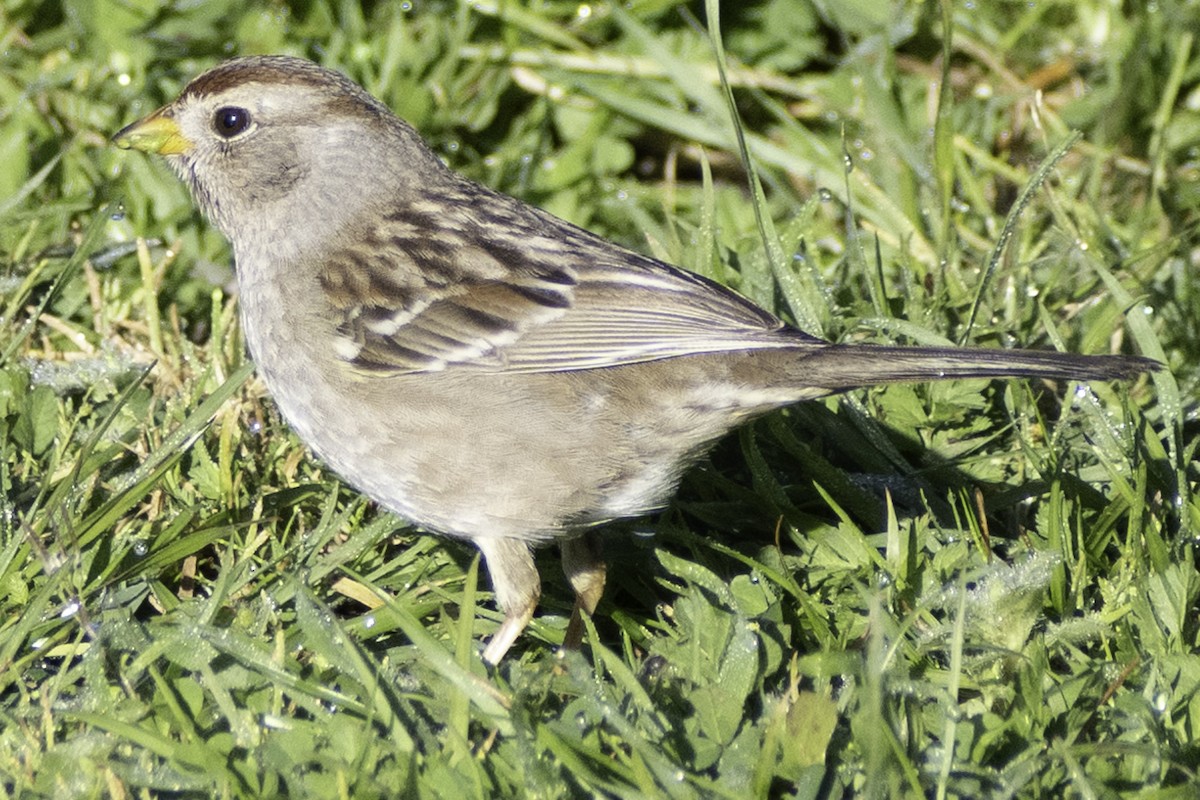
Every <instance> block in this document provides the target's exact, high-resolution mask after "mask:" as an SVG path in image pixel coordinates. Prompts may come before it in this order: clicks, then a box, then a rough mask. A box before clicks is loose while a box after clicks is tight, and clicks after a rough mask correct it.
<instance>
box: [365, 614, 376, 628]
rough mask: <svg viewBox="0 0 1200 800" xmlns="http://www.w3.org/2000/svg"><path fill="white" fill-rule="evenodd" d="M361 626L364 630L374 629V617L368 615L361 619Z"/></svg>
mask: <svg viewBox="0 0 1200 800" xmlns="http://www.w3.org/2000/svg"><path fill="white" fill-rule="evenodd" d="M362 626H363V627H364V628H366V629H367V630H371V628H374V627H375V615H374V614H368V615H367V616H365V617H363V621H362Z"/></svg>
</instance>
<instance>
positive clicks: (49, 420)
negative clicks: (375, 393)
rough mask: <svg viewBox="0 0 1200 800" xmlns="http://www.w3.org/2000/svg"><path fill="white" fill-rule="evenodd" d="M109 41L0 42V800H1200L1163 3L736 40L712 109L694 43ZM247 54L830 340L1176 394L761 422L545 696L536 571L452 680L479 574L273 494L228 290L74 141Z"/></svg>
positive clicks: (928, 18) (99, 32) (703, 474)
mask: <svg viewBox="0 0 1200 800" xmlns="http://www.w3.org/2000/svg"><path fill="white" fill-rule="evenodd" d="M142 5H143V4H141V3H110V2H97V3H63V4H59V3H54V2H47V3H41V4H31V3H27V2H22V1H21V0H0V9H3V15H4V16H3V17H0V19H4V20H5V22H4V24H5V27H3V28H2V29H0V36H3V41H4V45H5V46H4V49H3V53H4V55H3V57H2V58H3V61H2V62H0V63H2V64H3V69H2V70H0V253H3V264H4V266H5V271H4V273H3V275H0V289H2V296H0V310H2V319H0V441H2V442H3V443H4V458H3V459H0V486H2V488H3V491H2V492H0V503H2V504H3V505H2V507H0V610H2V612H3V618H2V620H3V621H2V622H0V715H2V716H0V720H2V721H0V776H2V777H0V786H3V787H4V789H5V791H6V792H7V793H8V794H12V795H14V796H24V797H40V796H46V797H64V796H67V797H87V796H103V795H105V794H107V795H111V796H114V797H119V796H181V797H213V796H229V797H234V796H237V797H241V796H295V797H302V796H318V797H334V796H345V797H373V796H374V797H391V796H410V795H411V796H447V795H452V794H453V795H455V796H470V797H499V796H505V797H507V796H537V797H558V796H593V795H599V796H613V797H631V796H646V797H660V796H667V797H731V798H732V797H736V798H744V797H746V796H747V795H752V796H755V797H779V796H794V797H836V796H846V795H856V794H867V795H877V796H882V795H904V796H914V797H916V796H934V797H981V796H996V795H1003V796H1020V797H1026V796H1028V797H1035V796H1036V797H1045V796H1060V795H1072V796H1074V795H1080V796H1113V795H1122V796H1124V795H1138V796H1144V795H1149V794H1152V793H1154V792H1156V791H1158V792H1162V793H1163V794H1164V795H1165V796H1175V795H1174V794H1172V793H1177V794H1178V795H1179V796H1185V793H1186V792H1187V791H1188V790H1189V788H1188V787H1190V786H1194V785H1195V782H1196V781H1197V779H1198V777H1197V775H1196V769H1195V766H1194V764H1195V763H1196V762H1197V759H1198V758H1200V750H1198V748H1197V745H1196V744H1195V743H1194V731H1195V730H1196V728H1197V726H1198V725H1200V700H1198V698H1200V660H1198V659H1197V658H1196V654H1197V652H1198V641H1197V637H1198V635H1200V624H1198V622H1197V619H1198V615H1197V600H1198V598H1200V574H1198V573H1197V569H1196V559H1195V553H1194V546H1195V537H1196V533H1197V530H1200V503H1197V501H1196V498H1195V496H1194V494H1193V489H1194V486H1195V483H1196V478H1197V476H1196V472H1195V466H1194V461H1195V456H1196V449H1197V444H1198V443H1200V437H1197V435H1196V433H1197V431H1196V426H1195V414H1196V409H1195V405H1196V403H1195V397H1196V387H1197V373H1196V366H1195V365H1196V364H1197V363H1200V353H1198V352H1197V349H1198V348H1197V342H1200V330H1198V323H1197V320H1200V294H1198V293H1197V291H1196V289H1195V287H1196V281H1195V279H1194V278H1193V276H1192V275H1193V271H1194V269H1195V268H1196V263H1197V252H1198V251H1197V249H1196V244H1195V236H1194V229H1195V224H1196V217H1197V215H1196V209H1197V203H1198V198H1200V194H1198V193H1197V192H1196V190H1195V186H1196V185H1197V183H1196V181H1197V178H1198V177H1200V166H1197V161H1196V157H1195V148H1196V145H1197V144H1198V139H1200V133H1198V131H1200V116H1198V112H1197V111H1196V110H1195V109H1196V103H1195V95H1196V94H1197V92H1200V89H1198V88H1197V84H1196V78H1195V75H1196V64H1197V61H1196V55H1195V43H1194V42H1193V40H1192V38H1191V37H1190V35H1189V34H1187V33H1185V31H1187V30H1189V29H1190V28H1189V26H1188V23H1189V20H1190V17H1189V16H1188V15H1189V14H1192V13H1194V12H1192V11H1191V10H1190V8H1189V7H1188V6H1187V4H1185V3H1182V2H1160V3H1157V4H1155V5H1154V6H1153V9H1152V10H1150V9H1139V8H1131V9H1130V10H1127V11H1126V12H1125V15H1124V16H1122V15H1120V14H1118V13H1117V12H1116V11H1115V10H1114V9H1113V8H1112V5H1111V4H1108V3H1100V2H1085V3H1076V4H1074V5H1062V4H1046V3H1039V4H1024V5H1019V4H994V5H991V6H988V5H986V4H974V5H973V6H972V7H971V8H969V9H968V8H967V7H966V6H962V7H959V6H956V5H955V4H953V3H945V4H942V6H940V7H939V6H935V5H934V4H928V3H927V4H909V3H895V4H883V3H879V4H862V3H846V4H826V3H818V4H813V7H810V6H809V5H808V4H806V3H796V2H792V1H791V0H763V1H762V2H756V3H744V4H725V5H724V7H722V8H721V15H722V20H721V38H720V40H719V41H720V44H721V45H722V46H723V53H724V55H723V61H722V56H721V55H720V51H718V50H717V48H716V47H715V46H714V45H715V43H716V40H715V39H714V38H713V37H712V36H711V35H710V32H709V30H708V29H707V27H706V24H705V21H706V19H708V18H709V17H711V12H712V10H713V9H712V8H709V9H708V11H709V14H708V16H707V17H706V16H705V14H704V9H703V8H701V7H699V6H698V5H697V4H692V5H689V6H682V5H676V4H672V3H662V2H635V3H633V4H627V5H624V6H621V7H620V8H619V9H618V8H616V7H609V6H602V5H580V4H572V5H561V6H556V5H546V4H541V5H534V6H530V7H527V6H526V5H524V4H499V5H489V4H487V3H475V4H470V5H468V4H462V5H458V4H455V3H450V2H445V3H414V4H411V6H409V5H407V4H389V3H380V4H375V5H373V6H371V7H370V8H368V9H367V10H365V11H364V10H363V9H362V8H361V7H360V6H359V5H358V4H354V3H348V2H347V3H340V2H332V0H330V1H328V2H313V3H309V4H305V5H299V4H297V5H296V6H295V7H292V6H285V5H280V4H267V5H247V4H239V3H233V2H225V0H217V2H208V3H197V4H176V5H172V6H169V7H167V8H164V9H157V8H156V10H151V9H150V8H149V5H150V4H147V7H146V8H143V7H142ZM943 14H946V15H947V16H946V18H943ZM946 19H948V20H949V23H950V28H949V32H950V33H952V35H950V36H947V35H946V33H947V28H946V27H945V22H946ZM256 52H288V53H294V54H301V55H306V56H309V57H313V58H316V59H317V60H320V61H322V62H323V63H326V64H329V65H330V66H334V67H337V68H339V69H342V70H344V71H346V72H347V73H348V74H350V75H352V76H353V77H354V78H355V79H357V80H360V81H361V82H362V83H363V84H364V85H365V86H367V88H368V89H370V90H371V91H372V92H374V93H376V94H377V95H378V96H380V97H381V98H382V99H384V100H385V101H386V102H388V103H389V105H391V106H392V107H393V108H395V109H396V110H397V112H398V113H400V114H401V115H403V116H404V117H406V118H407V119H408V120H409V121H410V122H412V123H413V124H414V125H415V126H416V127H417V128H418V129H419V130H421V131H422V133H423V135H425V136H426V138H427V140H428V141H429V142H430V143H431V145H432V146H433V147H434V148H435V149H436V150H437V152H438V153H439V154H440V155H442V157H443V158H445V159H446V160H447V161H448V162H449V163H451V164H452V165H453V166H454V167H455V168H457V169H459V170H461V171H463V172H465V173H466V174H469V175H471V176H472V177H475V178H477V179H479V180H482V181H484V182H486V183H488V184H489V185H492V186H494V187H496V188H499V189H501V190H504V191H507V192H510V193H512V194H516V195H518V196H520V197H523V198H525V199H527V200H529V201H531V202H535V203H537V204H539V205H541V206H543V207H545V208H548V209H550V210H552V211H554V212H555V213H558V214H560V215H563V216H565V217H566V218H568V219H570V220H572V221H573V222H576V223H578V224H581V225H585V226H587V227H589V228H592V229H594V230H597V231H599V232H601V233H604V234H605V235H608V236H610V237H612V238H614V239H616V240H618V241H621V242H622V243H625V244H627V245H630V246H632V247H635V248H637V249H639V250H641V251H643V252H648V253H651V254H653V255H656V256H658V257H660V258H663V259H665V260H668V261H671V262H673V263H677V264H680V265H682V266H685V267H688V268H690V269H694V270H696V271H697V272H700V273H703V274H705V275H709V276H711V277H714V278H716V279H718V280H721V281H723V282H726V283H729V284H730V285H733V286H735V287H736V288H737V289H739V291H742V292H743V293H744V294H746V295H747V296H750V297H752V298H753V299H755V300H756V301H758V302H760V303H762V304H764V305H766V306H768V307H770V308H772V309H773V310H775V311H776V312H778V313H780V314H782V315H784V316H786V317H787V318H789V319H790V320H792V321H794V322H797V323H799V324H800V325H802V326H803V327H805V328H806V329H807V330H810V331H812V332H814V333H819V334H821V335H824V336H826V337H828V338H832V339H837V340H855V341H858V340H861V341H879V342H899V343H908V344H935V343H936V344H945V343H959V342H965V343H968V344H971V345H973V346H985V347H1010V346H1028V347H1057V348H1061V349H1066V350H1072V351H1078V352H1089V353H1106V352H1140V353H1142V354H1145V355H1149V356H1152V357H1155V358H1158V359H1160V360H1162V361H1163V362H1164V363H1165V364H1166V365H1167V366H1168V367H1169V370H1167V371H1164V372H1162V373H1159V374H1157V375H1154V376H1153V377H1150V376H1147V377H1144V378H1141V379H1139V380H1136V381H1133V382H1130V383H1129V384H1128V385H1095V386H1091V387H1075V386H1069V385H1062V386H1047V385H1042V384H1031V383H1027V382H1018V383H1011V384H1009V383H1003V382H980V381H973V382H955V383H945V384H935V385H928V386H912V387H909V386H896V387H890V388H888V389H886V390H880V391H872V392H869V393H855V394H852V395H848V396H846V397H844V398H837V399H833V400H830V401H828V402H822V403H814V404H808V405H804V406H799V407H796V408H793V409H789V410H787V411H785V412H782V413H780V414H776V415H773V416H771V417H769V418H767V419H765V420H763V421H761V422H760V423H757V424H756V425H754V426H753V427H751V428H749V429H747V430H744V431H742V432H740V433H739V434H738V435H735V436H732V437H730V438H729V439H728V440H727V441H725V442H723V443H722V444H721V445H720V446H718V448H717V449H716V450H715V451H714V453H713V454H712V456H711V458H709V459H706V460H705V461H704V462H702V463H701V464H700V465H698V466H697V467H696V469H694V470H692V471H691V472H690V473H689V474H688V476H687V478H686V479H685V482H684V485H683V487H682V488H681V491H680V494H679V497H678V499H677V500H676V501H675V502H674V503H673V504H672V505H671V506H670V507H669V508H668V509H666V510H664V511H663V512H662V513H661V514H659V515H656V516H654V517H652V518H648V519H643V520H636V521H632V522H629V523H624V524H619V525H616V526H614V528H613V531H612V534H611V538H610V540H609V542H610V543H609V546H608V556H609V560H610V563H611V567H610V576H611V577H610V587H609V591H608V594H607V596H606V598H605V600H604V602H603V603H602V604H601V607H600V611H599V614H598V615H597V617H596V619H595V621H594V626H593V627H589V636H588V641H589V643H590V644H589V646H588V647H586V648H585V649H584V651H583V652H582V653H578V654H567V655H565V656H559V655H557V654H556V653H555V648H556V645H557V643H558V642H559V641H560V640H561V637H562V632H563V629H564V627H565V624H566V617H567V614H568V613H569V610H570V603H571V592H570V590H569V588H567V587H566V585H565V582H564V580H563V579H562V578H561V577H560V576H559V573H558V568H557V565H556V563H555V562H556V561H557V558H556V554H554V553H552V552H546V553H544V554H542V555H540V556H539V559H540V561H541V566H542V568H543V575H544V576H545V581H546V590H545V596H544V599H543V604H542V609H541V613H540V615H539V617H538V618H536V619H535V621H534V623H533V624H532V625H531V627H530V631H529V634H528V635H527V636H526V637H525V638H524V639H523V640H522V642H520V643H519V645H518V647H517V648H516V649H515V650H514V652H513V654H512V656H511V658H510V660H509V661H507V662H506V663H505V664H503V665H501V667H500V668H499V670H498V671H497V672H496V673H495V674H488V673H487V671H485V670H484V668H483V666H482V665H481V663H480V661H479V657H478V652H479V649H480V645H481V642H482V641H483V639H484V637H486V636H487V635H488V634H489V633H490V632H491V631H493V630H494V629H495V627H496V626H497V624H498V621H499V615H498V613H497V612H496V611H495V609H494V606H493V605H492V603H491V598H490V594H489V586H488V584H487V580H486V577H485V574H484V572H483V570H482V569H480V565H479V563H478V562H477V560H476V558H475V554H474V551H473V550H472V549H471V548H469V547H468V546H465V545H463V544H460V543H455V542H447V541H444V540H439V539H434V538H431V537H427V536H424V535H422V534H421V533H420V532H419V531H415V530H412V529H409V528H407V527H405V526H404V525H403V523H402V522H400V521H397V520H394V519H392V518H391V517H389V516H387V515H385V514H382V513H380V512H379V511H378V510H377V509H376V508H375V507H374V506H372V505H371V504H370V503H368V502H366V501H364V500H362V499H361V498H359V497H357V496H356V495H355V494H354V493H353V492H352V491H350V490H347V489H345V488H344V487H342V486H341V485H340V484H339V483H338V481H337V479H336V477H335V476H333V475H332V474H330V473H329V472H327V471H325V470H324V469H323V468H322V467H321V466H320V465H319V464H318V463H317V462H315V461H314V460H313V459H312V458H311V457H310V456H309V455H308V453H307V452H306V451H305V449H304V448H303V447H302V446H301V445H300V444H299V443H298V441H297V440H296V439H295V437H294V436H293V435H292V434H291V433H290V432H289V431H288V430H287V429H286V427H285V426H284V425H283V424H282V422H281V421H280V420H279V418H278V416H277V414H276V412H275V411H274V409H273V406H272V405H271V403H270V401H269V399H268V398H266V397H265V395H264V393H263V391H262V388H261V386H260V385H259V384H258V382H257V381H256V380H255V379H254V378H253V377H252V376H251V372H250V368H249V366H248V365H247V364H246V362H245V356H244V354H243V350H242V342H241V339H240V333H239V330H238V324H237V318H236V297H235V291H234V289H233V285H232V282H231V280H232V275H233V273H232V269H231V263H230V255H229V252H228V248H227V246H226V244H225V243H224V241H223V240H222V238H221V237H220V236H219V235H218V234H216V233H215V232H213V231H212V230H211V229H210V228H209V227H208V226H207V225H206V224H205V223H204V222H203V220H201V219H200V218H199V216H198V214H197V213H196V212H195V210H194V207H193V205H192V203H191V201H190V199H189V198H188V197H187V194H186V191H185V190H184V188H183V187H182V186H181V185H180V184H179V183H178V182H177V181H176V180H175V178H174V177H173V176H172V175H171V174H170V173H169V171H168V170H167V169H166V168H165V167H164V165H162V164H161V163H158V162H156V161H154V160H152V159H148V158H145V157H142V156H140V155H136V154H128V153H123V152H118V151H116V150H115V149H114V148H112V147H111V146H109V144H108V142H107V137H108V136H109V135H110V134H111V133H112V132H114V131H115V130H116V129H117V128H119V127H120V126H121V125H123V124H125V123H127V122H129V121H131V120H133V119H135V118H137V117H138V116H139V115H141V114H144V113H146V112H147V111H149V110H151V109H153V108H154V107H156V106H157V105H158V104H161V103H162V102H165V101H166V100H168V99H170V98H171V97H173V96H174V93H175V92H177V91H178V90H179V89H180V88H181V87H182V85H183V84H184V83H185V82H186V80H187V79H188V78H190V77H191V76H193V75H195V74H197V73H198V72H200V71H202V70H203V69H205V68H207V67H209V66H211V65H213V64H214V63H216V62H217V61H219V60H220V59H221V58H223V57H225V56H227V55H229V54H231V53H256ZM947 56H948V58H947ZM722 73H723V74H724V77H725V81H724V83H723V81H722ZM731 112H736V113H731ZM735 126H740V135H739V130H738V128H737V127H735ZM1073 131H1078V132H1079V133H1080V138H1079V139H1078V141H1074V142H1072V141H1071V136H1072V132H1073ZM1056 148H1062V149H1063V153H1062V157H1061V159H1059V160H1054V159H1051V154H1052V153H1054V151H1055V150H1056ZM1006 225H1007V227H1006Z"/></svg>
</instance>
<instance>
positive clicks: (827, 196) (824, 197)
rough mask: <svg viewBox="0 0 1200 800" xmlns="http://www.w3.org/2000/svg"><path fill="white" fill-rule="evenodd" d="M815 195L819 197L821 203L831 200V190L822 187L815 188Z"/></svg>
mask: <svg viewBox="0 0 1200 800" xmlns="http://www.w3.org/2000/svg"><path fill="white" fill-rule="evenodd" d="M817 197H819V198H821V202H822V203H830V202H832V201H833V192H831V191H829V190H828V189H826V188H824V187H822V188H820V189H818V190H817Z"/></svg>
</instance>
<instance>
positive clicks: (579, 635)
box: [561, 531, 607, 649]
mask: <svg viewBox="0 0 1200 800" xmlns="http://www.w3.org/2000/svg"><path fill="white" fill-rule="evenodd" d="M561 548H562V562H563V572H564V573H565V574H566V576H567V580H568V581H569V582H570V584H571V588H572V589H574V590H575V610H574V611H572V612H571V621H570V622H569V623H568V624H567V632H566V634H564V635H563V647H568V648H572V649H574V648H576V647H579V643H580V642H581V641H582V640H583V615H584V614H587V615H588V616H589V617H590V616H591V615H592V612H594V611H595V610H596V604H597V603H599V602H600V596H601V595H603V594H604V577H605V573H606V572H607V567H606V566H605V564H604V554H603V552H602V548H601V545H600V536H599V535H598V534H597V533H596V532H595V531H589V532H587V533H585V534H583V535H582V536H579V537H577V538H575V539H567V540H565V541H564V542H563V543H562V545H561Z"/></svg>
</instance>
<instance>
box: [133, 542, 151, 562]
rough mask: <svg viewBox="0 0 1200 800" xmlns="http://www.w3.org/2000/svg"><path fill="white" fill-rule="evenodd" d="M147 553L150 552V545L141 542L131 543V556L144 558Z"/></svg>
mask: <svg viewBox="0 0 1200 800" xmlns="http://www.w3.org/2000/svg"><path fill="white" fill-rule="evenodd" d="M148 552H150V545H148V544H146V543H145V542H143V541H137V542H134V543H133V554H134V555H135V556H137V557H138V558H142V557H144V556H145V555H146V553H148Z"/></svg>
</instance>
